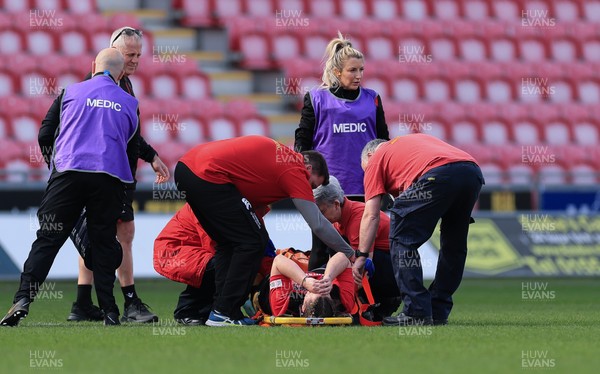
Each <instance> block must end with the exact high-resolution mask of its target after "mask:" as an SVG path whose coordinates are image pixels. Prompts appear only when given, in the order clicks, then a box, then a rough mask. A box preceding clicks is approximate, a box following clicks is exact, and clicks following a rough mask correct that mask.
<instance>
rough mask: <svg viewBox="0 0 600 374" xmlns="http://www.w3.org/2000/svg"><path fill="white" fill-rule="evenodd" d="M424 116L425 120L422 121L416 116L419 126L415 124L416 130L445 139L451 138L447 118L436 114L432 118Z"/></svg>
mask: <svg viewBox="0 0 600 374" xmlns="http://www.w3.org/2000/svg"><path fill="white" fill-rule="evenodd" d="M422 118H423V120H421V121H420V120H419V119H418V118H416V121H417V123H416V124H417V126H415V127H416V128H415V130H416V131H415V132H420V133H424V134H429V135H432V136H435V137H436V138H438V139H442V140H444V141H448V140H449V137H450V130H449V128H450V125H449V124H448V123H447V120H446V118H445V117H444V116H435V117H433V118H430V117H425V116H424V115H422ZM413 126H414V124H413Z"/></svg>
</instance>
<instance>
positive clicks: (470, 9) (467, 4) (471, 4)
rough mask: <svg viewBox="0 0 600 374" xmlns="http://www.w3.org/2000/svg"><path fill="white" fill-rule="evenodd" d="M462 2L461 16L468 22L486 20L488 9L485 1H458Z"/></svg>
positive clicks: (488, 15)
mask: <svg viewBox="0 0 600 374" xmlns="http://www.w3.org/2000/svg"><path fill="white" fill-rule="evenodd" d="M458 1H461V2H462V9H463V15H464V17H465V18H466V19H468V20H476V21H480V20H488V19H489V18H490V14H491V13H490V7H489V4H488V3H487V1H486V0H458Z"/></svg>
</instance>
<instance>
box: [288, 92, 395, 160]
mask: <svg viewBox="0 0 600 374" xmlns="http://www.w3.org/2000/svg"><path fill="white" fill-rule="evenodd" d="M329 91H330V92H331V93H332V94H334V95H335V96H337V97H339V98H343V99H348V100H354V99H356V98H357V97H358V94H359V92H360V91H359V90H345V89H343V88H341V87H340V88H339V89H334V88H330V89H329ZM377 102H378V105H377V112H376V118H375V124H376V127H377V128H376V133H377V138H378V139H385V140H389V139H390V133H389V131H388V126H387V123H386V122H385V113H384V112H383V104H382V103H381V97H379V95H377ZM315 122H316V120H315V109H314V108H313V106H312V101H311V100H310V93H309V92H307V93H306V94H305V95H304V106H303V107H302V117H301V118H300V125H299V126H298V128H297V129H296V138H295V141H294V149H295V150H296V152H302V151H308V150H311V149H313V134H314V130H315Z"/></svg>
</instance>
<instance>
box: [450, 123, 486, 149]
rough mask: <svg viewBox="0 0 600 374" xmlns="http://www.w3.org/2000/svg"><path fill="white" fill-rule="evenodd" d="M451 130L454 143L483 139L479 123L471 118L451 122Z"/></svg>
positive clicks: (466, 142)
mask: <svg viewBox="0 0 600 374" xmlns="http://www.w3.org/2000/svg"><path fill="white" fill-rule="evenodd" d="M450 132H451V139H452V143H454V144H474V143H479V142H480V141H481V134H480V129H479V125H478V124H477V122H475V121H473V120H472V119H470V118H463V119H460V120H457V121H456V122H454V123H453V124H451V125H450Z"/></svg>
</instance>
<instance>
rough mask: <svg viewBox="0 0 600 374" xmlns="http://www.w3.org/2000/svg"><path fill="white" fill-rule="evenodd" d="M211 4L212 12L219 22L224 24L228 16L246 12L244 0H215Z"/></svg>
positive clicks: (236, 15)
mask: <svg viewBox="0 0 600 374" xmlns="http://www.w3.org/2000/svg"><path fill="white" fill-rule="evenodd" d="M210 6H211V12H210V13H211V14H212V15H213V17H214V18H215V21H216V22H217V23H219V24H223V23H224V21H225V19H226V18H230V17H238V16H243V15H244V12H245V10H244V0H221V1H213V2H211V4H210Z"/></svg>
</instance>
